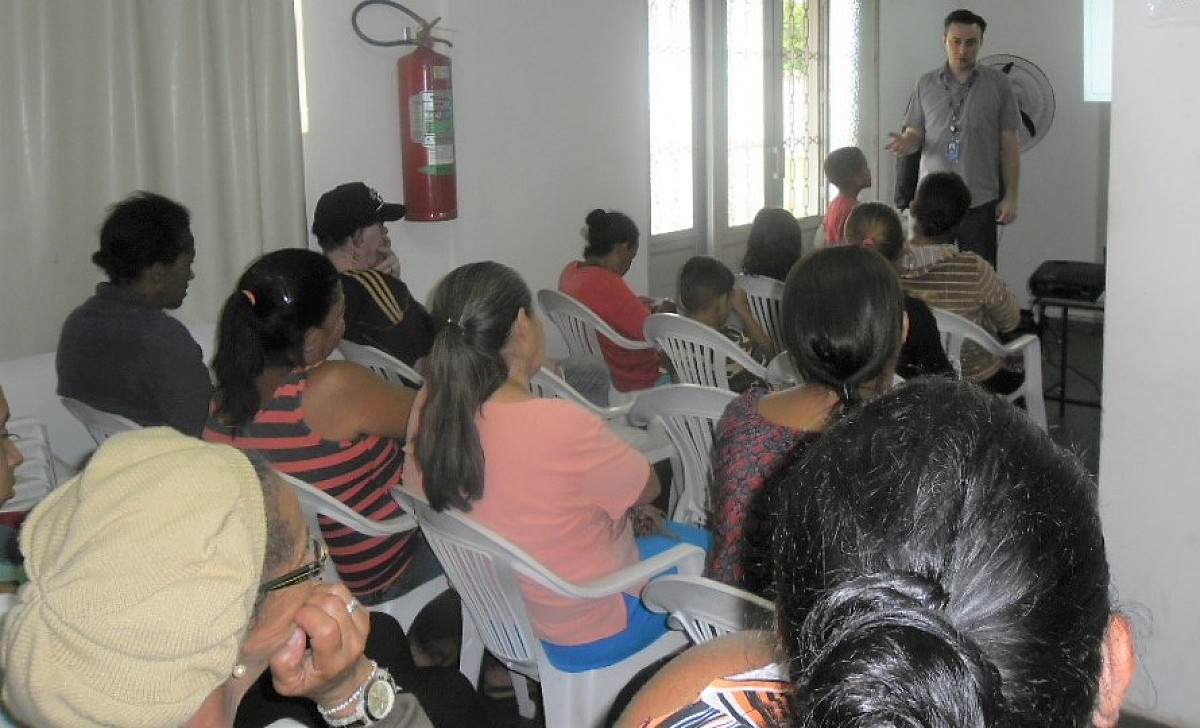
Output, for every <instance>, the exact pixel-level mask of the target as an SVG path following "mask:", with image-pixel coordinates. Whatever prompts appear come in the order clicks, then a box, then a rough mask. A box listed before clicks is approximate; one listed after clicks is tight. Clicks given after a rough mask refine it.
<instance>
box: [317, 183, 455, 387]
mask: <svg viewBox="0 0 1200 728" xmlns="http://www.w3.org/2000/svg"><path fill="white" fill-rule="evenodd" d="M402 217H404V205H401V204H398V203H391V202H384V201H383V198H381V197H380V196H379V193H378V192H376V191H375V190H373V189H371V188H370V187H368V186H367V185H365V184H363V183H362V182H348V183H346V184H344V185H339V186H337V187H335V188H334V189H332V190H330V191H329V192H326V193H325V194H323V195H321V199H320V200H318V201H317V209H316V210H315V211H314V213H313V226H312V231H313V234H314V235H316V236H317V243H319V244H320V246H321V250H323V251H325V256H326V257H327V258H329V260H330V261H331V262H332V263H333V265H334V266H335V267H336V268H337V269H338V271H339V272H340V273H341V274H342V289H343V291H344V292H345V295H346V334H345V337H346V339H347V340H348V341H352V342H354V343H357V344H367V345H369V346H374V347H376V348H378V349H381V350H383V351H386V352H387V353H389V354H391V355H392V356H394V357H396V358H397V359H399V360H401V361H403V362H404V363H405V364H408V365H409V366H414V365H415V364H416V363H417V360H418V359H421V358H422V357H424V356H425V355H426V354H428V353H429V347H430V346H432V345H433V336H434V333H435V332H434V326H433V319H432V318H430V316H429V313H428V312H427V311H426V310H425V307H424V306H422V305H421V304H420V303H419V302H418V301H417V300H416V299H414V298H413V297H412V294H411V293H409V291H408V286H406V285H404V283H403V282H402V281H401V280H400V259H399V258H397V257H396V253H395V251H393V250H392V247H391V246H392V241H391V239H390V238H389V237H388V229H387V225H386V224H385V223H389V222H395V221H396V220H399V219H400V218H402Z"/></svg>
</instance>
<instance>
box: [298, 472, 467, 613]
mask: <svg viewBox="0 0 1200 728" xmlns="http://www.w3.org/2000/svg"><path fill="white" fill-rule="evenodd" d="M275 472H276V474H277V475H279V478H280V480H282V481H283V482H284V483H286V484H287V485H288V486H289V487H291V489H292V491H293V492H294V493H295V494H296V498H298V499H299V500H300V510H302V511H303V512H304V518H305V520H306V521H308V529H309V531H311V532H312V535H313V536H316V537H318V538H319V537H320V535H321V527H320V526H319V525H318V523H317V516H318V515H322V516H325V517H327V518H330V519H332V520H334V521H337V522H338V523H340V524H342V525H344V526H346V527H348V528H351V529H354V530H355V531H358V532H359V533H361V534H364V535H366V536H392V535H394V534H397V533H405V532H407V531H411V530H413V529H414V528H416V527H417V522H416V520H415V519H414V518H413V517H412V516H411V515H409V514H407V513H406V514H404V515H401V516H396V517H395V518H389V519H388V520H386V521H373V520H371V519H370V518H367V517H366V516H364V515H362V514H361V513H359V512H358V511H355V510H354V509H353V508H351V507H350V506H347V505H346V504H345V503H342V502H341V501H340V500H338V499H337V498H334V497H333V496H331V495H329V494H328V493H326V492H325V491H323V490H321V489H320V488H318V487H316V486H314V485H312V484H310V483H306V482H305V481H303V480H301V479H300V478H297V477H296V476H294V475H288V474H287V473H280V472H279V471H278V470H276V471H275ZM393 492H394V491H393ZM324 578H325V580H326V581H335V582H336V581H341V578H340V577H339V576H338V574H337V569H336V567H334V565H333V560H332V559H331V560H330V561H329V562H328V563H326V564H325V574H324ZM449 588H450V587H449V585H448V583H447V581H446V577H445V576H437V577H435V578H433V579H430V580H429V581H427V582H425V583H424V584H422V585H420V586H418V587H416V588H415V589H413V590H412V591H409V592H408V593H407V594H404V595H403V596H399V597H397V598H395V599H392V600H391V601H388V602H384V603H382V604H376V605H375V606H373V607H371V609H372V610H374V611H381V612H387V613H388V614H390V615H392V616H393V617H395V618H396V621H397V622H399V623H400V626H402V627H404V629H405V631H407V630H408V628H409V627H411V626H412V623H413V620H415V619H416V618H417V613H418V612H420V611H421V609H422V608H424V606H425V605H426V604H428V603H429V602H431V601H433V600H434V598H436V597H437V596H438V595H439V594H441V593H442V592H444V591H446V590H447V589H449Z"/></svg>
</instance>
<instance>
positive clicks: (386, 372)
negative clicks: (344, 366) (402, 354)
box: [338, 339, 425, 389]
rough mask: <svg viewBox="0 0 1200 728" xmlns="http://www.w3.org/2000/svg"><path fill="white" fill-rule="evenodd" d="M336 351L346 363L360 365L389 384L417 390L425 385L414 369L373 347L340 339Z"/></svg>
mask: <svg viewBox="0 0 1200 728" xmlns="http://www.w3.org/2000/svg"><path fill="white" fill-rule="evenodd" d="M338 350H339V351H341V352H342V356H343V357H345V358H346V360H347V361H352V362H355V363H356V364H362V365H363V366H364V367H366V368H368V369H370V370H371V371H373V372H375V373H376V374H378V375H379V376H381V377H383V378H384V379H386V380H387V381H389V382H394V383H396V384H399V385H401V386H403V387H414V388H418V389H419V388H420V387H421V385H422V384H424V383H425V378H424V377H422V376H421V375H420V374H418V373H417V370H416V369H413V368H412V367H410V366H409V365H407V364H405V363H404V362H402V361H400V360H399V359H397V358H396V357H394V356H392V355H391V354H389V353H387V352H386V351H383V350H381V349H377V348H376V347H374V346H368V345H367V344H356V343H354V342H353V341H346V340H345V339H342V341H341V343H339V344H338Z"/></svg>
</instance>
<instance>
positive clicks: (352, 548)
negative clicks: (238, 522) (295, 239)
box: [204, 249, 440, 604]
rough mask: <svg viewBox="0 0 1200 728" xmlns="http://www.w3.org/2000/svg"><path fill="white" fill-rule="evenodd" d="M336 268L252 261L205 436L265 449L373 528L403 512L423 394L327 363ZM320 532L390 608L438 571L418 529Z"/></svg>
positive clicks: (333, 338) (326, 523) (361, 584)
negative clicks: (411, 423)
mask: <svg viewBox="0 0 1200 728" xmlns="http://www.w3.org/2000/svg"><path fill="white" fill-rule="evenodd" d="M344 310H345V301H344V299H343V296H342V290H341V284H340V282H339V280H338V275H337V271H336V270H335V269H334V267H333V265H332V264H331V263H330V262H329V261H328V260H327V259H326V258H325V257H323V256H321V255H319V254H317V253H314V252H312V251H308V250H300V249H287V250H279V251H275V252H273V253H268V254H267V255H264V256H263V257H261V258H259V259H258V260H257V261H255V262H254V263H252V264H251V265H250V267H249V269H247V271H246V272H245V273H244V274H243V275H242V277H241V279H240V280H239V281H238V285H237V290H236V291H234V293H233V294H232V295H231V296H230V297H229V299H228V300H227V301H226V303H225V307H224V309H223V310H222V312H221V321H220V324H219V327H218V332H217V352H216V356H215V357H214V358H213V371H214V373H215V374H216V378H217V390H216V395H215V398H214V401H213V407H212V414H211V415H210V416H209V419H208V424H207V426H206V427H205V430H204V438H205V439H206V440H211V441H214V442H223V443H226V444H230V445H233V446H235V447H238V448H240V449H243V450H249V451H254V452H256V453H259V454H260V455H261V456H262V457H263V458H265V459H266V460H267V461H268V462H270V463H271V465H272V466H273V467H275V468H276V469H277V470H279V471H280V472H283V473H287V474H289V475H294V476H296V477H298V478H300V479H301V480H304V481H306V482H309V483H311V484H313V485H315V486H317V487H318V488H321V489H322V490H324V491H325V492H327V493H329V494H330V495H332V496H334V497H335V498H337V499H338V500H340V501H342V502H343V503H345V504H346V505H348V506H350V507H351V508H353V509H354V510H355V511H357V512H359V513H361V514H362V515H364V516H367V517H368V518H371V519H372V520H377V521H382V520H386V519H389V518H392V517H395V516H397V515H399V514H400V513H401V511H400V507H399V506H398V505H397V503H396V501H395V499H394V498H393V497H392V494H391V488H392V486H394V485H396V484H398V483H399V482H400V475H401V470H402V468H403V464H404V453H403V445H404V432H405V429H406V427H407V423H408V414H409V410H410V409H411V408H412V403H413V399H414V396H415V392H413V391H412V390H409V389H405V388H402V387H398V386H395V385H392V384H390V383H388V382H385V381H383V380H382V379H380V378H379V377H377V376H376V375H375V374H373V373H372V372H371V371H369V370H368V369H366V368H364V367H361V366H359V365H357V364H354V363H351V362H346V361H326V358H327V357H328V356H329V354H330V353H332V352H333V350H334V348H335V347H336V346H337V344H338V342H340V341H341V338H342V333H343V331H344V329H345V324H344V322H343V312H344ZM321 534H322V536H323V537H324V538H325V541H326V543H327V545H328V546H329V552H330V556H331V557H332V559H333V562H334V564H335V565H336V566H337V570H338V574H339V575H340V576H341V577H342V580H343V581H344V582H345V584H346V586H347V587H348V588H349V589H350V591H351V592H353V593H354V594H355V596H357V597H358V598H359V599H360V600H361V601H362V602H363V603H364V604H373V603H378V602H382V601H387V600H388V599H391V598H393V597H395V596H399V595H400V594H403V593H404V592H406V591H408V590H409V589H411V588H413V587H414V586H417V585H418V584H420V583H422V582H424V581H427V580H428V579H429V578H431V577H432V576H434V575H436V574H437V573H440V568H439V567H438V566H437V562H436V559H435V558H433V555H432V553H431V552H430V550H429V547H428V546H427V545H426V544H425V542H424V540H423V539H422V537H421V535H420V533H419V532H418V531H416V530H415V529H414V530H413V531H410V532H408V533H403V534H398V535H393V536H387V537H370V536H365V535H363V534H361V533H358V532H357V531H354V530H351V529H349V528H347V527H345V526H342V525H341V524H338V523H335V522H333V521H331V520H328V519H326V518H324V517H322V518H321Z"/></svg>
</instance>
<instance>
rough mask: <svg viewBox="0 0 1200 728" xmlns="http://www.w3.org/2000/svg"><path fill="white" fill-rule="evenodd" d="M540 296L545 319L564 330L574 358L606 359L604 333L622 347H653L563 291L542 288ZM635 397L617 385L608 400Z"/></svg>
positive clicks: (539, 300)
mask: <svg viewBox="0 0 1200 728" xmlns="http://www.w3.org/2000/svg"><path fill="white" fill-rule="evenodd" d="M537 298H538V306H540V307H541V309H542V312H543V313H545V314H546V318H548V319H550V320H551V321H553V322H554V325H555V326H557V327H558V330H559V331H560V332H561V333H562V337H563V341H565V342H566V344H567V351H568V352H570V355H571V357H572V358H575V357H578V358H584V359H586V358H593V359H600V360H603V359H604V353H603V352H602V351H601V350H600V338H599V337H601V336H603V337H604V338H605V339H608V340H609V341H610V342H612V343H613V344H615V345H616V346H619V347H621V348H622V349H653V348H654V345H653V344H651V343H650V342H648V341H638V340H636V339H630V338H626V337H625V336H622V335H621V334H619V333H617V330H616V329H614V328H613V327H612V326H610V325H609V323H608V322H607V321H605V320H604V319H602V318H600V317H599V316H598V315H597V314H596V312H595V311H593V310H592V309H590V308H588V307H587V306H585V305H583V304H582V303H580V302H579V301H577V300H576V299H574V298H572V297H571V296H568V295H567V294H565V293H563V292H561V291H555V290H553V289H550V288H543V289H542V290H540V291H538V294H537ZM634 397H636V393H633V392H622V391H620V390H618V389H617V388H616V387H615V386H613V387H610V388H609V393H608V401H609V402H618V403H621V402H629V401H631V400H632V399H633V398H634Z"/></svg>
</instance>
